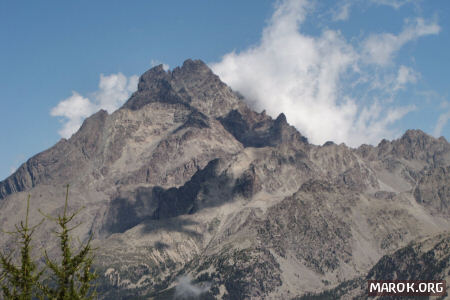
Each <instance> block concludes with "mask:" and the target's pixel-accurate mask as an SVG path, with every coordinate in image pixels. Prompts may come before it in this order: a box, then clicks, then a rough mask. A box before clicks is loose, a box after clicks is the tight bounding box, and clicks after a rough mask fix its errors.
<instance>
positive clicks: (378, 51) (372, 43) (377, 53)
mask: <svg viewBox="0 0 450 300" xmlns="http://www.w3.org/2000/svg"><path fill="white" fill-rule="evenodd" d="M439 31H440V27H439V25H438V24H436V23H435V22H428V23H427V22H426V21H425V20H424V19H422V18H417V19H415V20H414V22H409V23H407V24H406V26H405V28H404V29H403V31H402V32H400V34H398V35H395V34H392V33H382V34H372V35H371V36H369V37H368V38H367V39H366V40H365V41H364V44H363V48H364V49H363V52H364V55H365V61H366V62H368V63H373V64H378V65H382V66H383V65H387V64H389V63H391V62H392V59H393V57H394V55H395V54H396V52H397V51H398V50H400V48H402V46H403V45H404V44H406V43H408V42H410V41H414V40H416V39H418V38H419V37H421V36H425V35H431V34H438V33H439Z"/></svg>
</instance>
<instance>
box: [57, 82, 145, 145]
mask: <svg viewBox="0 0 450 300" xmlns="http://www.w3.org/2000/svg"><path fill="white" fill-rule="evenodd" d="M137 82H138V77H137V76H136V75H133V76H131V77H129V78H127V77H126V76H125V75H123V74H122V73H117V74H111V75H107V76H105V75H103V74H101V75H100V82H99V85H98V90H97V91H96V92H94V93H92V95H91V99H92V100H91V99H89V98H87V97H83V96H82V95H80V94H79V93H77V92H75V91H73V92H72V96H70V97H69V98H66V99H64V100H62V101H61V102H59V103H58V105H57V106H55V107H54V108H52V110H51V111H50V114H51V115H52V116H54V117H61V121H62V123H63V126H62V128H61V129H60V130H59V131H58V132H59V134H60V135H61V136H62V137H64V138H69V137H70V136H71V135H72V134H73V133H74V132H76V131H77V130H78V129H79V128H80V126H81V124H82V122H83V120H84V119H85V118H87V117H89V116H90V115H91V114H93V113H95V112H96V111H98V110H100V109H105V110H107V111H108V112H109V113H112V112H113V111H115V110H116V109H117V108H119V107H120V106H121V105H122V104H123V103H124V102H125V100H127V99H128V97H129V96H130V94H131V93H132V92H134V91H135V90H136V88H137Z"/></svg>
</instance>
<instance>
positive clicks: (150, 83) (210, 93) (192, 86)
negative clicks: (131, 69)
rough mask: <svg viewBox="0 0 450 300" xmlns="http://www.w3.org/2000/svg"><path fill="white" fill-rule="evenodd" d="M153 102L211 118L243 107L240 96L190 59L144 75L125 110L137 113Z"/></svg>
mask: <svg viewBox="0 0 450 300" xmlns="http://www.w3.org/2000/svg"><path fill="white" fill-rule="evenodd" d="M152 102H164V103H182V104H184V105H188V106H191V107H193V108H195V109H197V110H199V111H200V112H202V113H204V114H206V115H210V116H213V117H219V116H223V115H225V114H226V113H228V112H229V111H230V110H231V109H235V108H237V107H239V105H242V104H240V102H241V101H240V100H239V96H238V95H237V94H236V93H234V92H233V91H232V90H231V89H230V88H229V87H228V86H227V85H226V84H225V83H223V82H222V81H221V80H220V79H219V77H218V76H217V75H215V74H214V73H213V72H212V71H211V69H210V68H209V67H208V66H207V65H206V64H205V63H204V62H203V61H201V60H192V59H188V60H186V61H185V62H184V63H183V65H182V66H181V67H177V68H175V69H173V70H172V71H165V70H164V69H163V66H162V65H159V66H156V67H153V68H152V69H150V70H148V71H147V72H145V73H144V74H143V75H142V76H141V77H140V79H139V84H138V90H137V92H136V93H134V94H133V95H132V96H131V98H130V99H129V100H128V101H127V103H125V105H124V108H128V109H132V110H137V109H140V108H142V107H144V106H145V105H146V104H148V103H152Z"/></svg>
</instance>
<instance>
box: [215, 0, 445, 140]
mask: <svg viewBox="0 0 450 300" xmlns="http://www.w3.org/2000/svg"><path fill="white" fill-rule="evenodd" d="M309 8H310V3H309V2H308V1H306V0H303V1H298V0H285V1H282V2H279V3H278V6H277V7H276V10H275V12H274V14H273V16H272V18H271V20H270V22H269V23H268V25H267V27H266V28H265V29H264V30H263V34H262V38H261V41H260V43H259V44H258V45H255V46H253V47H250V48H248V49H246V50H244V51H242V52H239V53H237V52H231V53H228V54H226V55H225V56H224V57H223V58H222V60H221V61H220V62H218V63H214V64H212V65H211V67H212V69H213V71H214V72H215V73H216V74H218V75H219V76H220V77H221V79H222V80H224V81H225V82H226V83H227V84H229V85H230V86H231V87H232V88H233V89H234V90H237V91H239V92H241V93H242V94H243V95H244V96H245V97H246V99H247V101H248V102H249V104H250V105H251V106H252V107H253V108H255V109H257V110H262V109H266V110H267V112H268V113H269V114H270V115H272V116H273V117H276V116H277V115H278V114H279V113H281V112H284V113H285V114H286V116H287V119H288V121H289V122H290V123H291V124H293V125H294V126H296V127H297V129H299V131H300V132H301V133H303V134H304V135H306V136H307V137H308V138H309V140H310V141H311V142H313V143H315V144H321V143H324V142H325V141H328V140H334V141H336V142H338V143H340V142H345V143H347V144H349V145H351V146H358V145H359V144H361V143H372V144H375V143H378V142H379V141H380V140H381V139H382V138H392V137H393V136H395V135H396V134H398V132H397V131H396V130H395V129H392V128H391V127H392V125H393V124H394V123H395V122H396V121H397V120H399V119H401V118H402V117H403V116H404V115H405V114H407V113H408V112H410V111H411V110H414V109H415V107H414V106H404V107H402V106H398V105H394V104H389V103H390V102H389V101H388V100H387V99H385V98H386V97H391V96H392V94H395V92H396V91H395V85H393V83H392V82H391V83H389V85H388V89H387V90H386V84H383V85H380V86H378V87H376V86H374V85H373V81H374V79H375V78H378V77H380V78H392V79H393V80H394V82H395V80H396V81H397V85H398V88H397V90H398V89H400V86H403V85H405V84H407V83H410V82H413V81H414V80H416V79H417V77H414V76H417V75H416V73H414V72H413V70H412V69H410V68H408V67H406V66H404V68H400V70H399V71H398V72H397V70H395V71H389V70H388V71H386V70H384V69H383V68H381V69H382V71H377V70H379V69H380V68H378V67H374V66H373V65H371V64H367V63H366V62H365V59H366V56H365V53H364V51H365V50H364V48H363V49H361V48H360V47H357V46H353V45H352V44H351V43H349V42H347V41H346V39H345V38H344V37H343V36H342V35H341V34H340V32H339V31H334V30H330V29H326V30H324V31H323V32H322V33H321V35H319V36H309V35H306V34H304V33H302V32H301V25H302V23H303V22H304V20H305V18H306V17H307V14H308V11H309ZM436 28H438V26H437V25H435V24H426V23H425V22H424V21H423V20H422V19H418V20H416V22H415V23H414V25H413V26H409V27H407V28H405V30H404V31H403V32H402V34H400V37H399V36H394V35H392V37H393V38H394V39H400V40H401V43H400V42H397V46H396V48H398V47H401V45H403V44H404V43H405V42H406V41H407V40H411V39H414V38H417V37H419V36H421V35H424V34H427V33H430V32H436ZM375 38H378V36H374V37H373V38H372V39H371V40H370V42H369V44H370V43H371V41H373V40H374V39H375ZM385 52H386V51H385ZM392 52H393V51H390V52H389V55H387V57H390V55H391V53H392ZM375 54H376V53H375ZM385 57H386V54H385ZM389 72H390V73H389ZM384 81H387V80H386V79H384ZM366 90H369V92H372V93H373V92H375V93H376V96H373V95H372V96H370V95H369V96H370V97H368V95H366V94H364V93H369V92H366ZM373 90H374V91H373ZM358 91H359V92H360V93H358ZM360 94H361V95H360ZM386 95H387V96H386ZM367 98H369V99H367ZM388 104H389V105H388Z"/></svg>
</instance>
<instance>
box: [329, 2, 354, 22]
mask: <svg viewBox="0 0 450 300" xmlns="http://www.w3.org/2000/svg"><path fill="white" fill-rule="evenodd" d="M350 7H351V3H350V2H348V1H344V2H342V3H340V4H339V6H338V7H337V10H333V12H332V17H333V20H334V21H346V20H348V18H349V17H350Z"/></svg>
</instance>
